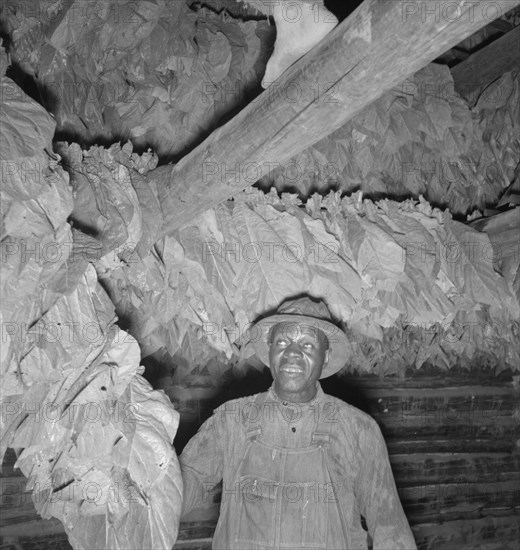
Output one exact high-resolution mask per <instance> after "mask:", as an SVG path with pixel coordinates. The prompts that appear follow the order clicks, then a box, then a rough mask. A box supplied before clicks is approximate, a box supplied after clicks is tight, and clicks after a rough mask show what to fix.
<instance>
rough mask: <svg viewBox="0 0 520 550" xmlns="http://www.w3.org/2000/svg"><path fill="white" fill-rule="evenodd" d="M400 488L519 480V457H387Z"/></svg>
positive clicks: (439, 454)
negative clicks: (435, 484)
mask: <svg viewBox="0 0 520 550" xmlns="http://www.w3.org/2000/svg"><path fill="white" fill-rule="evenodd" d="M390 462H391V464H392V470H393V472H394V478H395V482H396V484H397V485H398V486H399V487H407V486H411V485H419V484H428V483H434V482H443V483H452V482H486V483H488V482H495V481H508V480H520V456H518V455H512V454H510V453H482V452H481V453H435V452H430V453H415V454H412V455H410V454H401V455H390Z"/></svg>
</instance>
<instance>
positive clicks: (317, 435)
mask: <svg viewBox="0 0 520 550" xmlns="http://www.w3.org/2000/svg"><path fill="white" fill-rule="evenodd" d="M327 397H328V396H326V398H325V399H324V400H323V402H321V403H319V404H318V406H317V408H316V410H314V411H313V412H314V415H315V418H316V420H317V422H316V427H315V429H314V431H313V432H312V435H311V442H312V443H313V445H318V447H325V448H326V447H328V446H329V445H330V433H331V431H332V425H333V423H334V422H335V421H336V420H335V412H336V409H337V404H336V402H335V401H334V400H332V399H327Z"/></svg>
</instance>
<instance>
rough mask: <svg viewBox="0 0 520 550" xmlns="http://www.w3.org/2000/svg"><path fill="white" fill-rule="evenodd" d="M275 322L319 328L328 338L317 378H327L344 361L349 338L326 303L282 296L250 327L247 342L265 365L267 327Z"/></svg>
mask: <svg viewBox="0 0 520 550" xmlns="http://www.w3.org/2000/svg"><path fill="white" fill-rule="evenodd" d="M279 323H289V324H291V323H294V325H295V326H297V325H302V324H303V325H305V326H310V327H311V328H317V329H319V330H321V331H322V332H323V333H324V334H325V336H326V337H327V339H328V341H329V350H330V351H329V361H328V363H327V364H326V365H325V367H324V368H323V371H322V373H321V376H320V378H327V377H328V376H332V375H333V374H335V373H336V372H338V371H339V370H340V369H341V368H342V367H343V366H344V365H345V363H346V362H347V357H348V348H349V341H348V338H347V335H346V334H345V333H344V332H343V330H341V329H340V328H339V327H338V326H336V325H335V324H334V323H332V317H331V315H330V312H329V309H328V307H327V306H326V305H325V304H324V303H323V302H322V301H321V300H320V301H315V300H312V299H311V298H308V297H304V298H298V299H296V300H286V301H285V302H283V304H281V305H280V307H279V308H278V310H277V312H276V313H275V314H274V315H270V316H268V317H264V318H263V319H260V320H259V321H258V322H257V323H255V324H254V325H253V327H251V330H250V340H249V341H250V344H251V345H252V346H253V349H254V350H255V352H256V355H257V356H258V358H259V359H260V360H261V361H262V362H263V363H265V364H266V365H267V366H269V347H270V344H269V343H268V338H269V332H270V330H271V329H272V328H273V327H274V326H275V325H278V324H279Z"/></svg>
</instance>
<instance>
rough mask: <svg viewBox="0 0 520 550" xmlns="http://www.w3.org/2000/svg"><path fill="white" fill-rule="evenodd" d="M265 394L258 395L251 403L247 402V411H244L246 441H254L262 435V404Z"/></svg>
mask: <svg viewBox="0 0 520 550" xmlns="http://www.w3.org/2000/svg"><path fill="white" fill-rule="evenodd" d="M266 396H267V394H266V393H259V394H257V395H256V396H255V398H254V399H253V401H249V402H248V403H247V405H248V406H249V410H248V411H245V413H246V414H247V418H246V437H247V439H248V440H250V441H251V440H254V439H256V438H257V437H260V435H262V419H263V416H264V403H265V399H266Z"/></svg>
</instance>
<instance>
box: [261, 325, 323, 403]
mask: <svg viewBox="0 0 520 550" xmlns="http://www.w3.org/2000/svg"><path fill="white" fill-rule="evenodd" d="M328 346H329V344H328V341H327V337H326V336H325V334H324V333H323V332H322V331H321V330H319V329H317V328H316V327H310V326H308V325H304V324H297V323H295V322H291V323H280V324H279V325H276V326H275V327H273V330H272V334H271V347H270V348H269V364H270V366H271V373H272V375H273V378H274V389H275V391H276V393H277V394H278V396H279V397H280V398H281V399H285V400H287V401H291V402H293V403H303V402H305V401H310V400H311V399H312V398H313V397H314V396H315V395H316V381H317V380H318V379H319V378H320V375H321V372H322V370H323V367H324V365H326V363H327V361H328V360H329V350H328Z"/></svg>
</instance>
